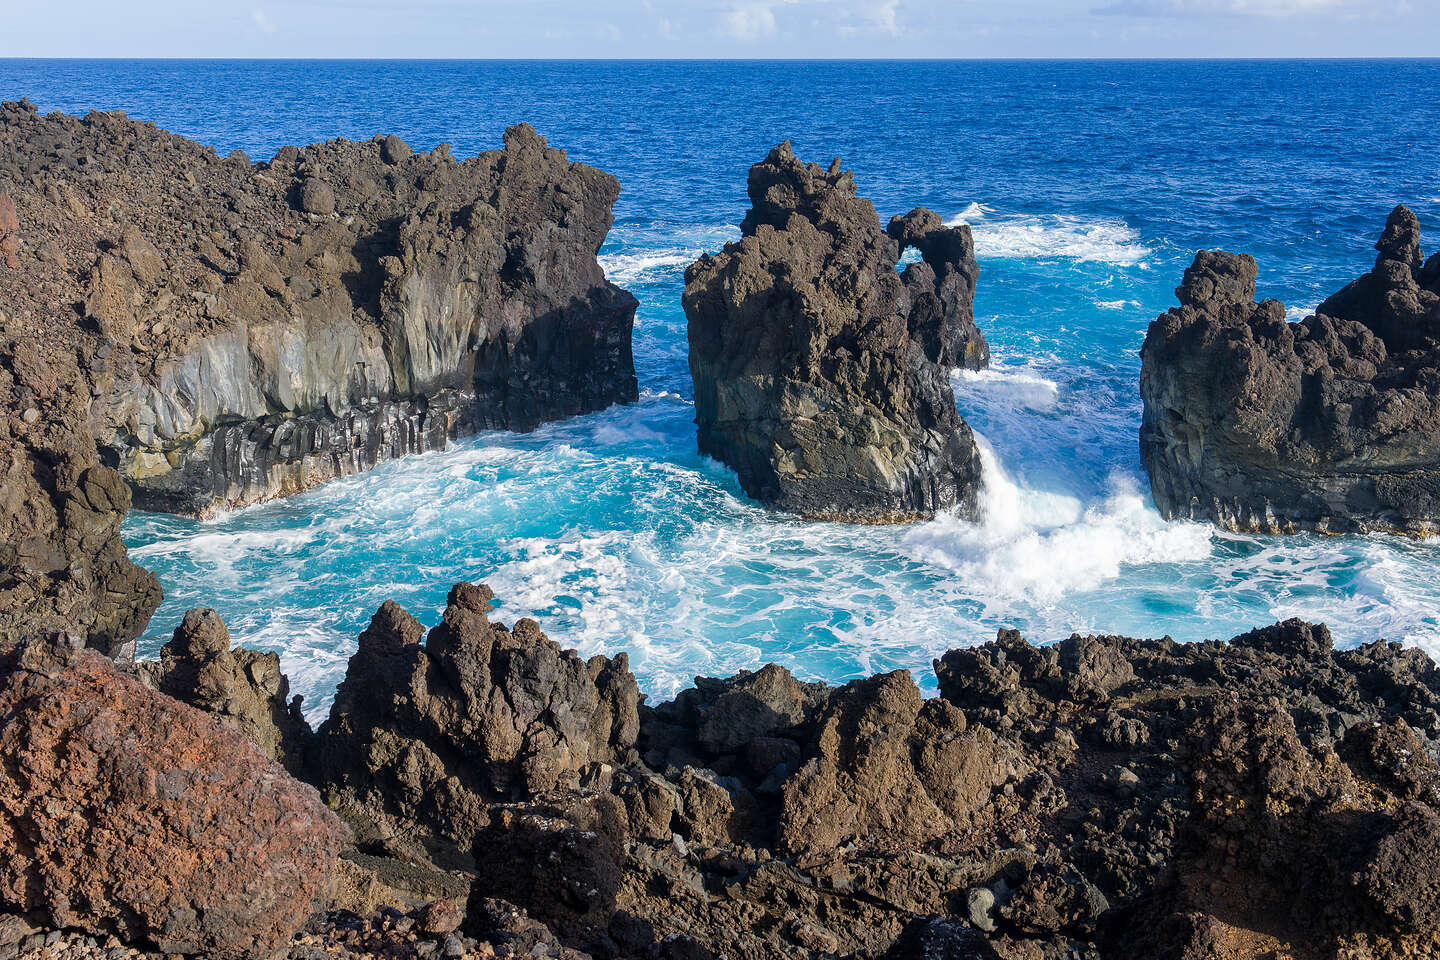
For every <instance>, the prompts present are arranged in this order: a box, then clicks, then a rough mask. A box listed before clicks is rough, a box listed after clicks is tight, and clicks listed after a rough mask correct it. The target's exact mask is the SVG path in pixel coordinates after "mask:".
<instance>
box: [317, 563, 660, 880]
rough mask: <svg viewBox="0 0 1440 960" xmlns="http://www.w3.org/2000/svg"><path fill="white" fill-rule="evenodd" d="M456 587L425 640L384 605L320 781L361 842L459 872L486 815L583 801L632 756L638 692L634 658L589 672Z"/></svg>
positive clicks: (569, 654) (530, 624) (480, 596)
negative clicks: (554, 801) (498, 805)
mask: <svg viewBox="0 0 1440 960" xmlns="http://www.w3.org/2000/svg"><path fill="white" fill-rule="evenodd" d="M493 598H494V594H493V593H492V592H491V591H490V589H489V588H488V587H485V586H483V585H476V584H467V583H462V584H456V585H455V587H454V588H453V589H452V590H451V592H450V596H449V601H448V606H447V607H446V608H445V613H444V615H443V617H442V618H441V622H440V623H439V624H437V625H436V626H435V627H434V628H432V629H431V630H430V632H429V633H428V634H426V632H425V630H424V628H423V627H422V626H421V625H420V623H419V622H418V621H416V620H415V619H414V618H413V617H411V616H410V615H409V614H408V613H406V612H405V611H404V610H403V609H401V608H400V607H399V606H398V605H397V604H394V603H388V602H387V603H386V604H385V605H384V606H382V607H381V608H380V610H379V611H378V612H377V613H376V614H375V616H374V618H373V619H372V620H371V622H370V626H369V627H368V628H367V629H366V630H365V632H364V633H362V634H361V636H360V643H359V649H358V650H357V651H356V652H355V655H354V656H353V657H351V659H350V664H349V666H348V668H347V670H346V675H345V679H344V681H343V682H342V683H341V685H340V688H339V690H338V691H337V692H336V694H335V702H334V705H333V706H332V708H331V711H330V717H329V719H327V720H326V721H325V723H324V724H323V725H322V726H321V727H320V730H319V731H318V732H317V737H316V743H315V747H314V764H313V771H314V772H313V775H314V777H315V778H316V782H317V783H319V784H320V785H321V786H322V789H323V791H324V792H325V794H326V796H327V798H328V799H329V800H330V802H331V803H332V804H334V805H335V806H336V807H337V808H338V809H340V810H341V811H342V812H343V813H345V815H346V816H347V818H348V819H350V820H351V821H352V822H355V823H357V824H363V825H364V826H361V827H359V830H360V832H361V833H362V835H370V836H373V837H374V838H375V839H376V840H378V841H383V842H386V843H389V844H390V845H392V846H395V845H402V846H403V845H406V844H408V845H409V846H410V847H411V848H420V849H425V850H429V851H430V852H431V854H432V855H434V856H436V857H437V858H438V859H439V860H440V861H442V862H448V861H449V860H452V859H460V860H463V858H464V856H465V854H467V853H468V851H469V847H470V843H471V841H472V840H473V838H474V836H475V834H476V832H477V831H478V830H479V829H481V828H482V827H483V826H484V825H486V824H487V823H488V822H489V812H488V806H487V805H488V804H490V803H493V802H497V801H502V800H519V799H523V798H525V797H529V796H532V795H535V794H539V793H542V792H545V791H553V790H563V789H575V788H578V787H579V786H580V783H581V780H582V778H584V777H585V776H586V775H587V774H589V773H590V772H591V771H592V770H593V769H594V768H595V767H597V766H599V765H602V764H606V763H610V762H612V761H615V760H617V759H619V758H621V757H623V756H625V755H626V754H627V752H630V751H631V750H632V747H633V744H634V742H635V738H636V735H637V733H638V723H639V721H638V715H637V709H638V703H639V690H638V688H637V687H636V684H635V678H634V676H633V675H631V673H630V670H629V666H628V661H627V659H626V657H625V655H624V654H619V655H617V656H616V657H614V658H613V659H610V658H606V657H603V656H596V657H592V658H590V659H589V660H588V661H587V660H583V659H581V658H580V657H579V656H578V655H576V654H575V652H574V651H567V650H562V649H561V648H560V646H559V644H557V643H555V642H554V641H552V640H550V639H549V638H548V637H546V636H545V635H544V634H543V633H541V632H540V628H539V627H538V626H537V625H536V623H535V621H533V620H529V619H522V620H519V621H517V622H516V623H515V624H514V626H513V627H510V628H508V629H507V628H506V627H505V625H504V624H503V623H499V622H492V621H491V620H490V619H489V617H488V616H487V615H486V614H487V613H488V612H489V611H490V610H491V604H490V601H491V600H492V599H493Z"/></svg>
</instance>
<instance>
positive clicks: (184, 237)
mask: <svg viewBox="0 0 1440 960" xmlns="http://www.w3.org/2000/svg"><path fill="white" fill-rule="evenodd" d="M619 189H620V188H619V184H618V182H617V181H616V180H615V178H613V177H611V176H609V175H608V174H605V173H603V172H601V171H599V170H595V169H593V168H591V167H588V166H586V165H584V164H581V163H572V162H570V161H569V160H568V159H567V157H566V156H565V154H564V152H563V151H561V150H557V149H554V148H551V147H550V146H548V144H547V143H546V141H545V139H544V138H543V137H541V136H539V135H538V134H537V133H536V132H535V131H534V130H532V129H531V128H529V127H528V126H524V125H521V126H516V127H512V128H510V129H509V130H507V131H506V134H505V146H504V149H503V150H493V151H490V152H487V153H483V154H481V155H480V156H478V157H475V158H472V159H470V160H466V161H464V162H456V161H455V160H454V159H452V158H451V156H450V155H449V151H448V149H445V148H443V146H442V147H441V148H437V149H435V150H431V151H428V152H425V153H414V152H413V151H411V150H409V148H408V147H406V146H405V145H404V144H403V142H400V141H398V140H396V141H394V142H392V141H391V140H388V139H382V138H377V139H376V140H374V141H371V142H366V143H355V142H350V141H345V140H333V141H329V142H327V143H322V144H315V145H312V146H308V147H305V148H303V149H301V148H296V147H286V148H283V149H281V150H280V151H279V152H278V153H277V154H276V156H275V159H274V160H273V161H271V162H269V163H260V164H250V163H248V162H247V161H246V160H245V159H244V157H243V155H242V156H232V157H230V158H221V157H219V156H217V155H216V154H215V152H214V151H213V150H211V149H209V148H206V147H202V146H201V145H199V144H196V143H193V142H191V141H189V140H186V139H184V138H183V137H178V136H174V135H172V134H169V133H166V132H165V131H163V130H158V129H156V128H155V127H154V125H153V124H141V123H135V122H133V121H130V120H129V119H127V118H125V116H124V115H123V114H120V113H116V114H102V113H91V114H89V115H88V116H86V117H84V118H76V117H68V116H64V115H61V114H58V113H57V114H51V115H50V116H46V117H40V116H38V115H37V113H36V111H35V109H34V107H33V106H31V105H30V104H28V103H26V102H23V101H22V102H20V103H5V104H0V196H4V197H5V198H6V202H5V205H4V206H3V210H0V248H3V249H0V261H5V264H4V265H0V270H3V272H4V275H5V278H6V291H7V297H6V300H5V302H4V303H3V304H0V407H3V409H4V411H5V413H6V416H5V417H3V418H0V477H3V489H4V496H3V497H0V544H3V546H0V637H5V638H9V639H14V638H16V637H18V636H20V635H22V634H23V633H25V632H26V631H28V630H31V629H35V628H37V627H64V628H66V629H71V630H77V631H79V632H80V633H81V634H82V635H83V636H84V637H85V638H86V639H87V641H88V642H90V643H92V644H93V645H94V646H96V647H99V648H101V649H104V650H106V651H107V652H112V653H119V654H124V653H126V652H127V644H128V643H129V641H131V640H133V639H134V638H135V637H136V636H138V635H139V633H140V632H141V630H142V629H143V628H144V624H145V622H146V619H147V618H148V617H149V615H150V613H151V612H153V610H154V609H155V607H156V606H157V605H158V602H159V598H160V592H159V587H158V585H157V584H156V583H155V581H154V579H153V578H152V577H150V576H149V575H148V574H146V573H145V572H144V571H141V570H139V569H137V568H135V567H134V566H133V565H131V564H130V563H129V562H128V560H126V557H125V549H124V546H123V544H122V543H121V541H120V539H119V523H120V519H121V517H122V516H123V514H124V512H125V510H126V509H128V507H129V505H130V501H131V495H132V493H133V499H134V502H135V504H136V506H139V507H142V508H144V509H151V510H166V511H172V512H178V513H185V514H195V515H206V514H209V513H213V512H215V511H216V510H220V509H225V508H228V507H234V506H239V505H244V504H249V503H255V502H258V501H262V500H266V499H270V498H274V497H279V496H285V495H288V494H292V493H295V492H297V491H300V490H303V489H306V488H307V487H311V486H313V485H315V484H317V483H321V482H324V481H326V480H329V479H331V478H333V477H338V476H342V475H346V474H351V473H355V472H358V471H362V470H365V469H368V468H370V467H372V466H374V465H375V464H376V463H377V462H379V461H380V460H383V459H385V458H388V457H397V456H402V455H405V454H410V453H416V452H420V451H425V450H433V449H438V448H440V447H443V446H445V445H446V444H447V443H448V442H450V441H451V440H453V439H454V438H455V437H457V436H459V435H462V434H466V433H472V432H475V431H477V430H481V429H489V428H503V429H531V428H533V427H535V426H537V425H538V424H540V423H542V422H544V421H547V420H553V419H556V418H559V417H565V416H571V415H574V414H579V413H585V412H590V411H594V410H598V409H602V408H604V407H606V406H609V405H610V404H613V403H617V402H621V403H623V402H629V401H633V400H635V399H636V397H637V395H638V394H637V388H636V381H635V376H634V364H633V360H632V356H631V346H630V332H631V326H632V323H633V319H634V311H635V306H636V301H635V299H634V298H633V297H631V296H630V295H629V294H628V293H626V292H625V291H623V290H621V289H620V288H618V287H616V286H614V285H613V284H610V283H608V282H607V281H606V280H605V277H604V274H603V272H602V271H601V268H600V265H599V262H598V261H597V259H596V251H597V250H598V249H599V247H600V244H601V243H602V242H603V241H604V238H605V235H606V233H607V231H608V230H609V227H610V224H611V221H612V218H611V213H610V210H611V206H612V204H613V203H614V201H615V198H616V196H617V195H618V193H619ZM12 248H13V249H12ZM116 472H118V476H116ZM127 486H128V487H129V490H126V489H125V488H126V487H127Z"/></svg>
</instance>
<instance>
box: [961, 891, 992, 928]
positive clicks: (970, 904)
mask: <svg viewBox="0 0 1440 960" xmlns="http://www.w3.org/2000/svg"><path fill="white" fill-rule="evenodd" d="M965 910H966V912H967V914H968V915H969V917H970V923H971V924H973V925H974V926H975V928H976V929H978V930H984V931H985V932H986V933H990V932H992V931H993V930H994V929H995V918H994V917H992V916H991V913H992V912H993V911H994V910H995V894H994V892H992V891H991V890H990V888H989V887H972V888H971V890H970V892H969V893H967V894H966V895H965Z"/></svg>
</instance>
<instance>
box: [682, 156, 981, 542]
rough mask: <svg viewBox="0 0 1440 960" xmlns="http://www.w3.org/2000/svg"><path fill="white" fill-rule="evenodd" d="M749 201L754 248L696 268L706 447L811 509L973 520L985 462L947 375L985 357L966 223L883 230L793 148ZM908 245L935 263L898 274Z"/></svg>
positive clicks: (756, 485) (788, 505)
mask: <svg viewBox="0 0 1440 960" xmlns="http://www.w3.org/2000/svg"><path fill="white" fill-rule="evenodd" d="M749 193H750V201H751V204H752V206H751V209H750V211H749V212H748V213H747V214H746V216H745V220H744V222H743V223H742V224H741V233H742V238H741V239H740V240H739V241H738V242H735V243H730V244H726V246H725V249H724V250H723V251H722V252H721V253H719V254H715V255H707V256H704V257H701V258H700V260H698V261H697V262H695V263H694V264H692V265H691V266H690V268H689V269H688V270H687V271H686V274H685V294H684V306H685V314H686V316H687V318H688V319H689V338H690V372H691V374H692V376H693V377H694V381H695V420H696V424H697V426H698V437H699V445H700V450H701V452H702V453H706V454H709V455H711V456H714V457H716V458H717V459H719V460H721V461H723V462H724V463H726V464H728V465H729V466H730V467H732V468H733V469H734V470H735V472H736V474H737V475H738V476H739V478H740V484H741V486H742V487H743V488H744V489H745V492H746V493H748V494H749V495H750V496H752V497H754V498H756V499H757V500H760V501H761V502H762V503H765V504H766V505H768V506H772V507H776V508H778V509H782V510H787V511H790V512H792V513H797V514H800V515H801V516H804V517H810V518H822V519H840V520H857V521H865V522H902V521H906V520H912V519H916V518H920V517H928V516H930V515H932V514H934V513H935V512H936V511H937V510H942V509H947V508H951V507H955V508H958V509H959V510H960V511H961V512H962V513H965V514H972V513H973V512H974V509H975V497H976V491H977V489H978V486H979V478H980V461H979V455H978V453H977V451H976V448H975V441H974V437H973V435H972V433H971V431H970V428H969V426H968V425H967V424H966V423H965V421H964V420H962V419H961V418H960V415H959V414H958V413H957V412H956V409H955V399H954V395H953V393H952V391H951V388H950V381H949V370H948V367H950V366H966V367H970V368H979V367H983V366H985V365H986V363H987V362H988V351H987V348H986V346H985V341H984V338H983V336H981V334H980V331H979V329H978V328H977V327H976V326H975V323H974V318H973V314H972V312H971V300H972V298H973V294H974V286H975V278H976V275H977V273H978V268H977V267H976V265H975V258H974V253H973V247H974V244H973V242H972V240H971V237H970V230H969V228H968V227H964V226H960V227H954V228H946V227H944V226H942V225H941V224H940V221H939V218H938V217H937V216H936V215H935V214H934V213H932V212H930V211H928V210H924V209H917V210H915V211H913V212H911V213H910V214H908V215H906V216H905V217H897V218H896V219H895V220H893V221H891V224H890V232H889V233H888V234H887V233H886V232H885V231H883V230H881V228H880V221H879V218H878V217H877V216H876V214H875V208H874V207H873V206H871V204H870V203H869V201H867V200H863V199H861V198H859V197H857V196H856V195H855V184H854V181H853V180H852V179H851V175H850V173H849V172H848V171H842V170H841V169H840V167H839V162H838V161H836V163H835V164H833V165H832V166H831V168H830V169H829V170H828V171H826V170H822V169H821V168H820V167H819V166H817V165H816V164H813V163H812V164H804V163H801V162H800V161H799V160H797V159H796V158H795V156H794V154H793V153H791V150H790V145H789V143H788V142H787V143H783V144H781V145H780V146H779V147H776V148H775V149H774V150H772V151H771V152H770V155H769V156H768V157H766V159H765V160H764V161H763V162H761V163H758V164H756V165H755V166H754V167H752V168H751V169H750V180H749ZM906 246H915V247H917V248H919V250H920V251H921V254H922V256H923V261H922V262H920V263H915V264H911V265H909V266H908V267H906V269H905V272H904V273H903V274H900V273H897V272H896V270H895V266H896V264H897V262H898V261H899V258H900V254H901V252H902V251H903V248H904V247H906Z"/></svg>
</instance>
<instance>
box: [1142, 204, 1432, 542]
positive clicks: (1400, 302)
mask: <svg viewBox="0 0 1440 960" xmlns="http://www.w3.org/2000/svg"><path fill="white" fill-rule="evenodd" d="M1376 249H1377V250H1379V256H1378V257H1377V258H1376V263H1375V268H1374V270H1372V271H1371V272H1370V273H1368V274H1366V275H1365V276H1363V277H1361V278H1360V279H1359V280H1356V281H1355V282H1354V283H1351V284H1350V285H1349V286H1347V287H1346V288H1345V289H1344V290H1342V291H1340V292H1339V293H1337V294H1336V295H1335V296H1333V297H1331V298H1330V299H1328V300H1326V301H1325V302H1324V303H1322V304H1321V305H1320V307H1319V308H1318V310H1317V311H1316V315H1315V316H1312V317H1307V318H1306V319H1305V320H1303V321H1302V322H1300V323H1287V322H1286V320H1285V307H1284V305H1283V304H1281V303H1279V302H1277V301H1274V300H1267V301H1265V302H1263V303H1256V302H1255V277H1256V266H1255V261H1254V260H1253V259H1251V258H1250V257H1247V256H1236V255H1234V254H1229V253H1223V252H1219V251H1202V252H1201V253H1200V254H1199V255H1197V256H1196V258H1195V262H1194V264H1193V265H1192V266H1191V267H1190V269H1188V270H1187V271H1186V272H1185V280H1184V282H1183V283H1182V284H1181V286H1180V288H1179V289H1178V290H1177V291H1176V294H1177V296H1178V297H1179V298H1180V304H1181V305H1180V307H1179V308H1178V309H1172V310H1170V311H1169V312H1168V313H1167V314H1165V315H1164V316H1162V317H1160V318H1159V319H1158V320H1156V321H1155V322H1154V323H1152V324H1151V325H1150V330H1149V332H1148V334H1147V335H1146V338H1145V345H1144V348H1143V349H1142V351H1141V374H1140V391H1141V395H1142V397H1143V399H1144V404H1145V412H1144V418H1143V422H1142V425H1141V428H1140V454H1141V459H1142V461H1143V462H1144V464H1145V468H1146V470H1147V471H1148V472H1149V474H1150V484H1151V489H1152V490H1153V492H1154V496H1155V504H1156V506H1157V507H1158V508H1159V509H1160V512H1161V513H1163V514H1165V515H1166V516H1167V517H1171V518H1175V517H1187V518H1192V519H1198V520H1208V521H1211V522H1214V523H1217V524H1219V525H1221V526H1223V527H1226V528H1228V529H1232V530H1251V531H1262V532H1270V533H1283V532H1292V531H1296V530H1305V529H1309V530H1321V531H1325V532H1332V533H1345V532H1350V531H1372V530H1378V531H1393V532H1401V533H1413V534H1421V533H1430V532H1434V531H1435V530H1436V529H1437V521H1440V255H1437V256H1432V257H1431V258H1430V259H1429V261H1428V262H1426V261H1425V260H1424V258H1423V257H1422V255H1421V252H1420V224H1419V222H1418V220H1417V219H1416V217H1415V215H1414V214H1413V213H1411V212H1410V211H1409V210H1407V209H1406V208H1404V207H1397V208H1396V209H1395V211H1394V212H1393V213H1391V215H1390V218H1389V222H1388V223H1387V224H1386V228H1385V232H1384V235H1383V236H1382V237H1381V238H1380V241H1379V242H1378V243H1377V244H1376Z"/></svg>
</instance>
